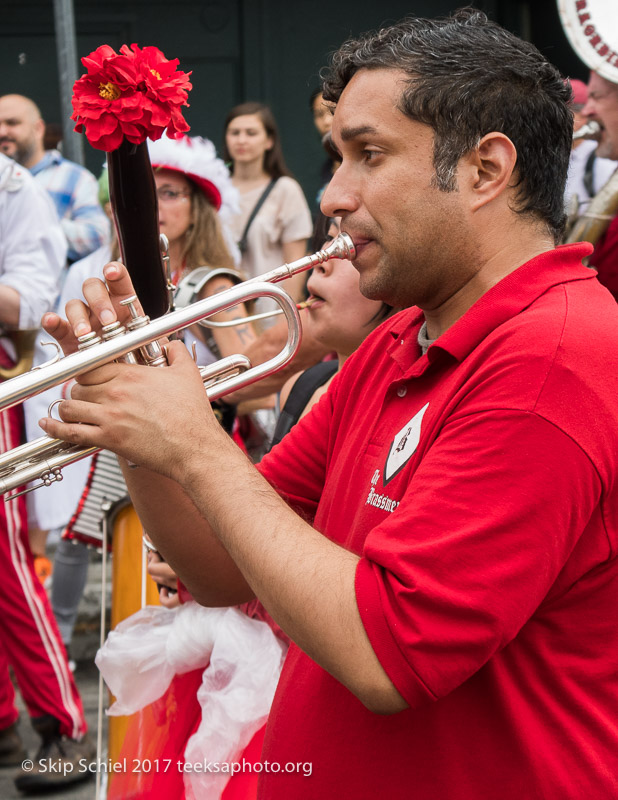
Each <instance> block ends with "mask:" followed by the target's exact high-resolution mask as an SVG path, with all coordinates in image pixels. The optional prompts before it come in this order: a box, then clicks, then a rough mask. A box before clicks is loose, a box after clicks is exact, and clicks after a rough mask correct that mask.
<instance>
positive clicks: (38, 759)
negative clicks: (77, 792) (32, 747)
mask: <svg viewBox="0 0 618 800" xmlns="http://www.w3.org/2000/svg"><path fill="white" fill-rule="evenodd" d="M32 726H33V727H34V729H35V730H36V731H37V733H39V734H40V735H41V736H42V738H43V742H42V744H41V747H40V748H39V751H38V752H37V754H36V756H35V757H34V759H32V761H26V762H25V764H22V768H21V769H20V770H19V772H18V773H17V775H16V777H15V786H16V787H17V788H18V789H19V790H20V791H21V792H24V793H26V794H40V793H42V792H53V791H56V790H57V789H58V790H59V789H64V788H65V787H67V786H71V785H73V784H75V783H80V782H81V781H85V780H88V779H89V778H92V776H93V774H94V773H92V772H91V771H90V770H89V769H88V765H89V764H90V762H92V761H94V760H95V757H96V748H95V746H94V745H93V743H92V742H91V741H90V738H89V737H88V735H87V734H86V735H84V736H83V737H82V738H81V739H79V740H77V739H70V738H69V737H68V736H62V735H61V734H60V732H59V728H60V723H59V722H58V720H57V719H54V718H53V717H50V716H46V717H38V718H36V719H33V720H32ZM29 767H30V768H29Z"/></svg>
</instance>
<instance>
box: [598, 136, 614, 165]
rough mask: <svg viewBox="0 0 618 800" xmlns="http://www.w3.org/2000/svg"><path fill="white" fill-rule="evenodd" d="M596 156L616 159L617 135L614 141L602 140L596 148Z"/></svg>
mask: <svg viewBox="0 0 618 800" xmlns="http://www.w3.org/2000/svg"><path fill="white" fill-rule="evenodd" d="M596 155H597V158H610V159H612V161H618V137H617V140H616V141H609V140H607V139H606V140H604V141H603V140H602V141H600V142H599V144H598V146H597V150H596Z"/></svg>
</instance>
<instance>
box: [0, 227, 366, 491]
mask: <svg viewBox="0 0 618 800" xmlns="http://www.w3.org/2000/svg"><path fill="white" fill-rule="evenodd" d="M354 255H355V248H354V243H353V242H352V239H351V238H350V237H349V236H348V235H347V234H346V233H342V234H340V235H339V236H338V237H337V238H336V239H333V241H332V242H330V244H329V245H328V246H327V247H325V248H324V249H323V250H318V251H317V252H316V253H313V254H312V255H309V256H305V257H304V258H300V259H298V260H297V261H293V262H292V263H290V264H283V265H282V266H280V267H277V268H276V269H274V270H271V271H270V272H267V273H266V274H265V275H261V276H258V277H257V278H252V279H251V280H248V281H245V282H244V283H240V284H238V285H236V286H232V287H231V288H230V289H227V290H226V291H224V292H220V293H219V294H216V295H214V296H213V297H207V298H206V299H204V300H199V301H198V302H196V303H193V304H191V305H189V306H186V307H185V308H181V309H178V310H177V311H173V312H171V313H169V314H166V315H164V316H162V317H159V318H158V319H155V320H149V319H148V317H140V316H138V314H137V312H136V311H135V308H134V306H133V305H132V301H133V300H134V298H130V299H128V300H127V301H126V304H127V305H129V308H130V310H131V314H132V316H133V319H132V320H131V322H130V323H129V324H128V326H127V328H126V329H125V328H124V327H122V326H119V325H117V324H115V325H113V326H108V330H107V331H106V330H105V329H104V331H103V338H102V339H100V338H99V337H97V336H96V335H95V334H92V335H90V334H88V337H87V338H88V339H89V340H90V341H86V342H83V343H82V346H83V349H81V350H79V351H78V352H76V353H72V354H71V355H68V356H65V357H64V358H61V359H60V360H58V361H56V362H55V363H49V364H47V365H45V364H44V365H42V366H41V367H38V368H36V369H33V370H31V371H30V372H27V373H25V374H23V375H19V376H17V377H15V378H12V379H11V380H8V381H5V382H4V383H2V384H0V410H2V409H5V408H10V407H11V406H14V405H17V404H18V403H21V402H23V401H24V400H26V399H27V398H28V397H34V396H35V395H37V394H40V393H41V392H44V391H45V390H47V389H50V388H51V387H53V386H58V385H59V384H62V383H64V382H65V381H68V380H71V379H72V378H75V377H77V376H78V375H81V374H83V373H85V372H89V371H90V370H92V369H95V368H96V367H100V366H102V365H103V364H107V363H109V362H111V361H117V360H119V359H123V360H126V361H129V362H132V363H147V364H150V365H153V366H162V365H164V364H165V354H164V352H163V350H162V348H161V346H160V344H159V341H158V340H159V339H161V338H163V337H168V336H170V335H171V334H173V333H176V332H177V331H181V330H184V329H185V328H188V327H190V326H191V325H195V324H197V323H199V322H200V321H202V320H204V319H206V318H208V317H209V316H211V315H213V314H218V313H219V312H220V311H226V310H227V309H228V308H232V307H233V306H235V305H238V304H239V303H244V302H247V301H248V300H253V299H256V298H258V297H270V298H272V299H274V300H275V301H276V302H277V303H278V304H279V306H280V307H281V310H282V312H283V314H284V315H285V317H286V320H287V323H288V337H287V341H286V343H285V346H284V347H283V349H282V350H281V351H280V352H279V353H278V354H277V355H276V356H274V357H273V358H271V359H269V360H268V361H266V362H264V363H263V364H259V365H257V366H252V365H251V364H250V362H249V361H248V359H246V357H245V356H242V355H236V356H229V357H228V358H224V359H221V360H220V361H218V362H216V364H213V365H210V366H209V367H201V368H200V373H201V375H202V380H203V382H204V383H205V385H206V387H207V388H206V392H207V395H208V398H209V399H210V400H217V399H218V398H219V397H222V396H223V395H225V394H229V393H230V392H233V391H235V390H237V389H240V388H242V387H244V386H248V385H249V384H251V383H255V382H256V381H259V380H260V379H261V378H264V377H266V376H267V375H271V374H272V373H274V372H277V371H278V370H279V369H282V368H283V367H284V366H285V365H286V364H288V363H289V362H290V361H291V360H292V358H293V357H294V355H295V354H296V351H297V349H298V347H299V345H300V339H301V326H300V317H299V314H298V309H297V307H296V304H295V302H294V301H293V300H292V298H291V297H290V296H289V295H288V294H287V293H286V292H285V291H283V289H281V288H280V287H278V286H275V285H273V284H275V283H278V282H279V281H282V280H285V279H286V278H289V277H291V276H292V275H297V274H298V273H299V272H305V271H306V270H308V269H311V268H312V267H315V266H317V265H318V264H322V263H324V262H325V261H328V260H330V259H332V258H340V259H353V258H354ZM96 451H97V448H92V447H89V448H79V447H78V446H77V445H72V444H69V443H67V442H62V441H60V440H58V439H52V438H51V437H48V436H43V437H40V438H39V439H37V440H35V441H34V442H29V443H27V444H25V445H22V446H21V447H18V448H15V449H14V450H11V451H10V452H8V453H4V454H3V455H1V456H0V493H2V494H4V493H7V492H9V491H11V490H12V489H15V488H17V487H18V486H21V485H23V484H24V483H26V482H28V481H31V480H36V479H39V480H41V481H42V483H41V484H40V485H50V484H51V483H53V482H55V481H57V480H62V474H61V470H62V467H63V466H66V465H67V464H70V463H73V462H74V461H78V460H79V459H80V458H85V457H86V456H88V455H91V454H92V453H94V452H96ZM33 488H38V487H33ZM15 496H17V495H11V497H15ZM7 499H9V498H7Z"/></svg>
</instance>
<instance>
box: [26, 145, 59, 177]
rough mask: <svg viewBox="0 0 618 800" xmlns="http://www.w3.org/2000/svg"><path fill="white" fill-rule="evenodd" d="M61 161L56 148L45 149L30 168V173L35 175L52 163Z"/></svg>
mask: <svg viewBox="0 0 618 800" xmlns="http://www.w3.org/2000/svg"><path fill="white" fill-rule="evenodd" d="M61 161H62V156H61V155H60V152H59V151H58V150H46V151H45V155H44V156H43V158H42V159H41V160H40V161H38V162H37V163H36V164H35V165H34V166H33V167H31V168H30V174H31V175H36V174H37V173H38V172H41V171H42V170H44V169H47V167H49V166H51V165H52V164H59V163H60V162H61Z"/></svg>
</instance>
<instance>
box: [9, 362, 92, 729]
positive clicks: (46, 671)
mask: <svg viewBox="0 0 618 800" xmlns="http://www.w3.org/2000/svg"><path fill="white" fill-rule="evenodd" d="M3 355H4V354H3V353H0V362H1V361H4V359H3V358H2V356H3ZM22 427H23V416H22V412H21V408H19V407H18V408H11V409H8V410H7V411H2V412H0V452H6V451H7V450H9V449H11V448H13V447H16V446H17V445H18V444H19V442H20V436H21V430H22ZM9 665H10V666H11V667H12V668H13V672H14V674H15V677H16V679H17V683H18V685H19V689H20V692H21V695H22V697H23V699H24V702H25V704H26V707H27V709H28V713H29V714H30V716H31V717H41V716H43V715H45V714H50V715H51V716H53V717H55V718H56V719H58V720H59V721H60V732H61V733H63V734H66V735H67V736H69V737H71V738H79V737H80V736H81V735H82V734H83V733H85V731H86V721H85V719H84V711H83V708H82V703H81V699H80V697H79V694H78V691H77V687H76V686H75V681H74V680H73V675H72V673H71V670H70V669H69V666H68V662H67V655H66V651H65V649H64V645H63V643H62V640H61V638H60V634H59V633H58V628H57V626H56V621H55V619H54V616H53V612H52V610H51V605H50V603H49V599H48V597H47V593H46V592H45V589H44V588H43V586H42V585H41V583H40V581H39V580H38V578H37V576H36V574H35V571H34V560H33V558H32V553H31V552H30V546H29V543H28V524H27V516H26V503H25V499H24V498H23V497H20V498H19V499H17V500H11V501H10V502H7V503H5V502H3V500H2V498H0V730H2V729H4V728H7V727H8V726H9V725H11V724H12V723H13V722H15V720H16V719H17V716H18V712H17V709H16V707H15V692H14V690H13V685H12V683H11V679H10V676H9Z"/></svg>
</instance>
